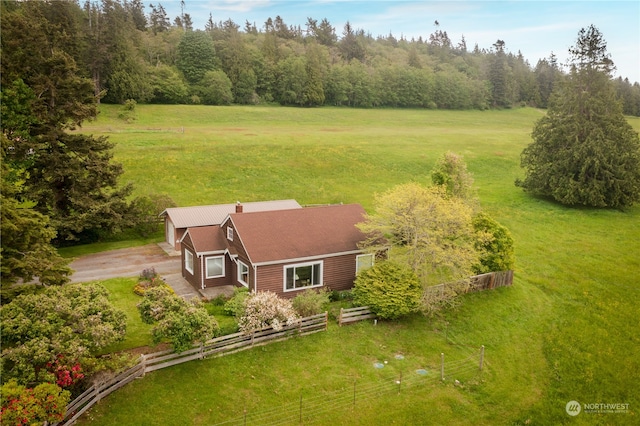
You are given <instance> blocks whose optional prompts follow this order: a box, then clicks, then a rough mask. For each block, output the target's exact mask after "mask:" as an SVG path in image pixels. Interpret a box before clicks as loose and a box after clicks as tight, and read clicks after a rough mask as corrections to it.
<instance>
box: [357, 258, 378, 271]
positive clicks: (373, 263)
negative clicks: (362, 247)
mask: <svg viewBox="0 0 640 426" xmlns="http://www.w3.org/2000/svg"><path fill="white" fill-rule="evenodd" d="M361 257H370V258H371V266H370V267H373V265H375V264H376V258H375V256H374V255H373V254H371V253H365V254H359V255H357V256H356V275H358V273H359V272H360V270H358V260H359V259H360V258H361ZM361 270H362V269H361Z"/></svg>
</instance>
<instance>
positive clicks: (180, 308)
mask: <svg viewBox="0 0 640 426" xmlns="http://www.w3.org/2000/svg"><path fill="white" fill-rule="evenodd" d="M138 311H139V312H140V316H141V317H142V321H143V322H145V323H147V324H156V325H155V326H154V327H153V329H152V331H151V332H152V334H153V340H154V342H155V343H159V342H161V341H162V340H164V339H169V340H170V341H171V344H172V345H173V349H174V350H175V351H176V352H184V351H185V350H187V349H189V348H190V347H191V346H192V345H193V344H194V343H197V342H204V341H206V340H209V339H211V338H212V337H213V336H214V335H215V334H216V332H217V331H218V330H219V327H218V323H217V321H216V320H215V318H214V317H212V316H210V315H209V314H208V313H207V310H206V309H205V307H204V306H203V305H202V303H201V302H199V301H192V302H187V301H186V300H184V299H183V298H182V297H179V296H176V295H175V294H174V293H172V292H171V291H170V290H169V289H167V288H166V287H164V286H163V287H155V288H151V289H149V290H147V292H146V293H145V295H144V299H142V301H141V302H140V303H138Z"/></svg>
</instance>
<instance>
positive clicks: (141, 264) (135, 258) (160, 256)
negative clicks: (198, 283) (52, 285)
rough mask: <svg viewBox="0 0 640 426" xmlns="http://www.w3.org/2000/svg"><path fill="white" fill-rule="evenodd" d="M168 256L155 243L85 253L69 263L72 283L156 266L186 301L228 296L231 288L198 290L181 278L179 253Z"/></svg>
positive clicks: (135, 273) (130, 274)
mask: <svg viewBox="0 0 640 426" xmlns="http://www.w3.org/2000/svg"><path fill="white" fill-rule="evenodd" d="M175 254H177V253H176V252H174V253H173V255H171V256H170V255H169V254H168V253H167V252H166V251H165V250H163V249H162V248H161V247H160V246H159V245H158V244H148V245H146V246H140V247H131V248H125V249H119V250H110V251H105V252H102V253H94V254H88V255H86V256H81V257H78V258H77V259H75V260H74V261H73V262H71V264H70V265H69V266H70V267H71V269H73V270H74V271H75V272H74V273H73V275H71V282H73V283H82V282H87V281H100V280H107V279H110V278H120V277H137V276H138V275H140V273H141V272H142V270H143V269H146V268H151V267H153V268H155V270H156V272H157V273H158V274H159V275H160V276H161V277H162V279H163V280H164V281H165V282H166V283H167V284H169V285H170V286H171V288H173V290H174V291H175V292H176V294H177V295H178V296H182V297H184V298H185V299H187V300H190V299H192V298H194V297H196V298H199V299H200V298H203V297H204V298H207V299H211V298H214V297H216V296H218V295H219V294H224V295H226V296H231V295H232V294H233V287H231V286H223V287H218V288H209V289H206V290H202V291H198V290H196V289H195V288H194V287H193V286H192V285H191V284H189V283H188V282H187V280H185V279H184V278H182V271H181V264H180V262H181V260H180V256H176V255H175Z"/></svg>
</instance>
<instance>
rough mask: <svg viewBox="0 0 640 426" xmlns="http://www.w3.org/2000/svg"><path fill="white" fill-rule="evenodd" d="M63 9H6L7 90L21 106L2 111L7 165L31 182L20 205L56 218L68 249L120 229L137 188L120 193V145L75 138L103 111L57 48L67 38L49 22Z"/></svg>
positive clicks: (42, 5)
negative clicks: (70, 243)
mask: <svg viewBox="0 0 640 426" xmlns="http://www.w3.org/2000/svg"><path fill="white" fill-rule="evenodd" d="M57 3H58V2H51V3H47V2H24V3H20V4H18V5H17V7H16V8H15V9H14V10H11V11H8V10H7V9H5V8H4V6H3V10H2V14H1V19H2V51H1V54H2V61H1V62H2V63H1V66H2V69H1V71H2V72H1V79H2V81H1V83H2V98H3V100H4V99H9V98H10V97H11V94H12V93H13V94H16V93H17V94H18V96H19V98H20V100H21V101H20V102H8V103H6V104H5V103H4V102H3V108H2V123H3V133H4V135H5V136H6V137H7V142H6V146H5V144H3V150H4V149H6V150H7V151H6V152H5V154H6V153H7V152H9V151H10V152H11V156H10V157H9V156H7V155H5V157H4V158H5V159H7V161H8V163H9V167H10V168H11V169H13V170H14V171H21V172H23V176H24V185H25V188H24V191H22V192H21V198H20V201H26V202H30V203H32V204H34V205H33V208H34V210H36V211H38V212H39V213H41V214H44V215H47V216H49V217H50V219H51V224H52V225H53V226H54V227H55V228H56V230H57V232H58V235H57V241H58V242H61V241H63V240H73V239H77V238H78V237H79V236H80V235H81V234H87V233H88V234H93V235H95V234H96V233H97V232H98V230H102V231H107V232H108V231H113V230H116V229H119V228H120V227H121V226H122V225H124V223H123V222H121V220H123V219H125V218H126V217H127V211H126V210H127V203H126V200H125V197H126V196H127V195H128V194H129V193H130V188H128V187H125V188H121V189H119V188H118V187H117V179H118V177H119V176H120V174H121V173H122V169H121V167H120V166H119V165H116V164H112V163H111V157H112V154H111V148H112V144H110V143H108V142H106V140H105V139H104V138H93V137H92V136H87V135H80V134H69V133H68V130H71V129H74V128H76V127H77V126H79V125H80V124H81V123H82V122H83V121H84V120H87V119H91V118H94V117H95V116H96V114H97V109H96V108H97V105H96V97H95V95H94V87H93V83H92V81H91V80H90V79H88V78H85V77H83V76H82V71H81V70H79V69H78V66H77V64H76V62H75V60H74V59H73V57H72V56H71V55H70V54H69V53H67V52H66V51H65V50H64V47H65V45H64V44H62V45H58V44H57V42H56V40H59V39H62V38H64V37H65V34H59V32H60V31H62V32H63V33H64V32H65V31H66V30H64V27H60V26H58V25H55V21H53V22H52V21H50V20H49V18H48V16H54V17H55V16H56V15H54V14H50V13H49V12H51V11H50V10H49V8H50V7H55V6H57ZM3 5H4V3H3ZM76 7H77V6H76ZM51 19H53V18H51ZM12 91H13V92H12ZM36 94H37V96H36ZM127 220H128V219H127Z"/></svg>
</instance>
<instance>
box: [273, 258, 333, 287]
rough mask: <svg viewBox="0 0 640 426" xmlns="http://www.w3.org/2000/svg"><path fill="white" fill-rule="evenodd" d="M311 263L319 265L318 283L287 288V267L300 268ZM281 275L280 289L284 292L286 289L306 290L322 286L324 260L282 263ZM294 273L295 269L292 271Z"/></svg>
mask: <svg viewBox="0 0 640 426" xmlns="http://www.w3.org/2000/svg"><path fill="white" fill-rule="evenodd" d="M311 265H320V277H319V279H320V283H319V284H313V285H309V286H306V287H298V288H287V269H289V268H302V267H305V266H311ZM282 272H283V277H282V289H283V291H285V292H288V291H301V290H307V289H309V288H317V287H322V286H323V285H324V284H323V283H324V262H323V261H322V260H320V261H315V262H305V263H296V264H293V265H284V266H283V270H282ZM294 274H295V271H294Z"/></svg>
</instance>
